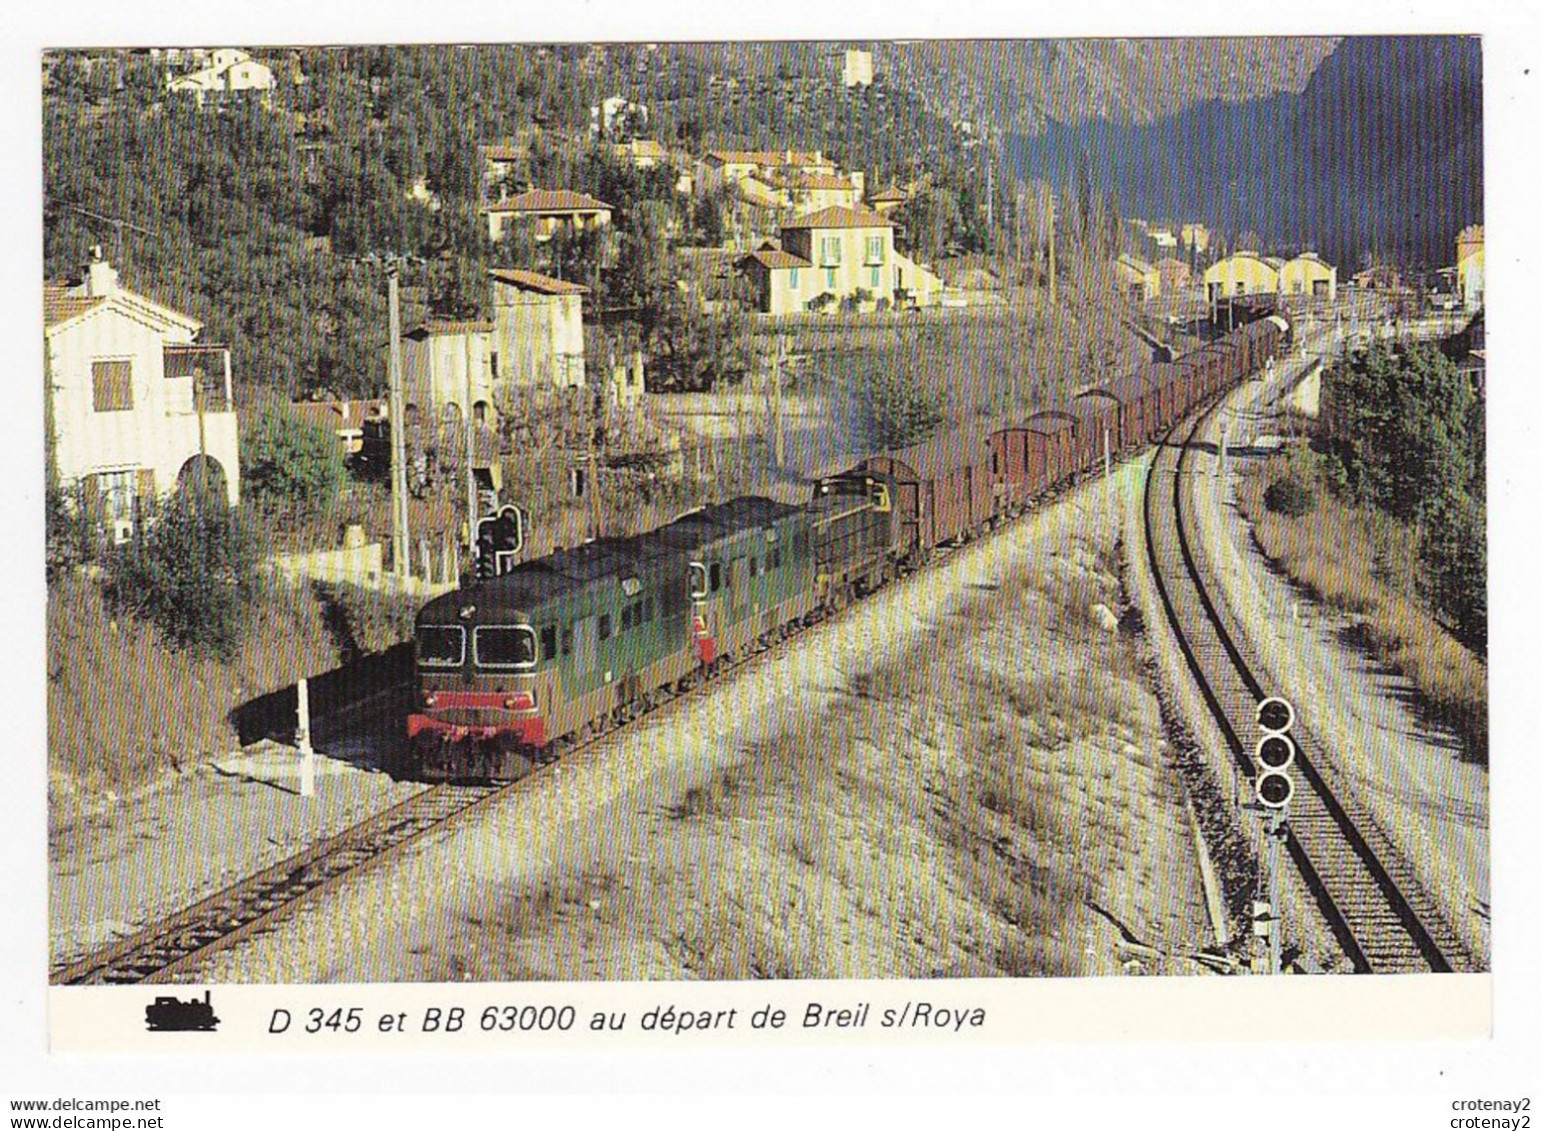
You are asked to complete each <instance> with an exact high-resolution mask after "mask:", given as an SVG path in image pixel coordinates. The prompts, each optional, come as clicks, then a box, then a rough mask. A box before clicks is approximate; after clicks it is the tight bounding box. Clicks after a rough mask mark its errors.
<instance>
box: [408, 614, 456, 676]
mask: <svg viewBox="0 0 1541 1131" xmlns="http://www.w3.org/2000/svg"><path fill="white" fill-rule="evenodd" d="M417 662H418V663H420V664H422V665H423V666H424V667H425V668H458V667H459V666H460V665H461V664H463V663H465V662H466V630H465V629H463V628H461V627H460V626H459V625H458V624H425V625H420V626H419V627H418V630H417Z"/></svg>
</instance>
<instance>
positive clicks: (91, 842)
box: [48, 741, 422, 964]
mask: <svg viewBox="0 0 1541 1131" xmlns="http://www.w3.org/2000/svg"><path fill="white" fill-rule="evenodd" d="M373 753H374V751H373V750H372V749H371V748H370V746H369V745H368V744H367V742H364V741H356V742H354V743H353V744H352V745H351V746H344V745H343V744H338V745H337V746H336V747H334V748H333V749H332V756H325V755H323V756H320V757H318V766H317V778H316V782H317V785H316V795H315V796H314V797H311V798H308V799H307V798H303V797H300V796H299V778H298V773H297V760H296V756H295V753H294V751H293V750H292V749H287V748H284V747H280V746H277V745H276V744H272V743H263V744H259V745H257V746H254V747H251V748H249V749H247V750H245V751H242V752H240V753H238V754H234V755H232V756H231V757H229V758H226V759H224V760H223V761H222V762H220V763H218V764H216V765H206V766H200V767H199V768H198V769H196V770H194V771H192V772H190V773H187V774H183V775H181V776H179V777H177V778H175V779H173V780H171V781H169V782H167V783H166V784H164V785H162V786H161V787H160V788H157V789H155V790H153V791H149V792H146V793H144V794H141V795H139V796H136V797H133V798H130V799H129V800H127V801H125V802H123V803H122V804H120V805H117V806H115V807H113V808H112V809H109V810H106V811H103V812H100V813H97V814H94V815H92V816H89V817H84V818H81V819H80V820H78V821H75V822H74V823H72V824H70V825H68V826H67V827H65V828H62V829H59V830H56V831H55V832H54V833H53V834H52V835H51V836H50V837H49V846H48V872H49V876H48V890H49V900H48V920H49V944H50V950H51V954H52V961H53V962H54V963H55V964H58V963H61V962H65V961H69V960H71V959H74V958H77V957H79V956H80V955H81V954H83V953H85V952H86V951H88V950H91V949H93V948H95V947H98V946H101V945H104V944H106V943H109V942H111V941H112V940H113V939H115V938H120V937H122V936H124V935H127V934H130V933H132V932H133V931H134V930H135V929H137V928H139V927H142V926H143V925H144V924H145V923H147V922H150V921H152V920H154V919H156V918H159V917H161V916H164V915H167V914H170V913H171V912H173V911H176V910H179V909H180V908H183V907H186V906H188V905H189V904H192V903H195V902H197V901H198V900H200V899H203V898H205V897H207V896H209V895H212V894H213V893H214V892H216V891H218V890H220V889H221V888H223V887H226V886H228V885H229V884H231V883H233V882H234V881H236V880H238V879H241V878H242V877H244V876H248V875H251V874H252V873H253V872H255V871H257V870H259V869H260V868H263V867H266V866H267V865H269V864H273V863H276V862H278V861H279V860H281V859H283V858H284V857H285V856H289V855H292V854H294V853H295V852H299V851H301V850H302V849H304V848H306V847H308V846H309V845H311V844H313V843H314V842H315V841H317V840H319V839H321V838H323V837H326V836H329V835H332V834H334V833H337V832H340V831H342V830H343V829H345V828H347V827H348V826H349V825H352V824H354V823H356V822H357V821H360V820H362V819H363V818H365V817H367V816H369V815H370V814H371V813H375V812H378V811H379V810H381V809H384V808H386V807H388V806H390V805H393V804H395V803H396V802H398V801H402V800H405V799H406V798H407V797H409V796H411V795H412V794H414V793H416V792H418V791H419V790H420V789H421V788H422V787H421V786H418V785H413V784H411V783H403V782H395V781H392V780H391V779H390V778H389V777H387V776H386V775H385V774H382V773H378V772H374V771H373V770H371V769H370V768H369V766H370V761H371V757H372V755H373Z"/></svg>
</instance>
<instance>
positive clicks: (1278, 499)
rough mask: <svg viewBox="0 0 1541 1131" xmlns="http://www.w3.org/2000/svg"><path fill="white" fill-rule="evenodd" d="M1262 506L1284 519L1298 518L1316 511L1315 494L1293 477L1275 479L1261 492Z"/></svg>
mask: <svg viewBox="0 0 1541 1131" xmlns="http://www.w3.org/2000/svg"><path fill="white" fill-rule="evenodd" d="M1263 505H1264V506H1265V507H1267V508H1268V509H1269V510H1271V511H1273V512H1274V513H1275V514H1282V515H1284V516H1285V517H1286V518H1299V517H1300V516H1301V515H1306V514H1310V513H1311V512H1312V511H1313V510H1315V509H1316V492H1314V491H1312V490H1311V488H1309V487H1307V486H1306V485H1305V484H1304V483H1302V482H1301V481H1300V480H1299V479H1296V478H1295V477H1294V476H1293V475H1286V476H1284V477H1283V478H1281V479H1275V480H1274V481H1273V482H1272V483H1270V484H1269V485H1268V489H1267V490H1266V491H1264V492H1263Z"/></svg>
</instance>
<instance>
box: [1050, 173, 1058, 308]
mask: <svg viewBox="0 0 1541 1131" xmlns="http://www.w3.org/2000/svg"><path fill="white" fill-rule="evenodd" d="M1058 270H1059V267H1058V265H1057V264H1056V263H1055V261H1054V186H1053V185H1050V186H1049V305H1050V306H1053V305H1054V303H1055V301H1056V298H1055V296H1056V292H1057V285H1056V283H1055V278H1054V276H1055V272H1057V271H1058Z"/></svg>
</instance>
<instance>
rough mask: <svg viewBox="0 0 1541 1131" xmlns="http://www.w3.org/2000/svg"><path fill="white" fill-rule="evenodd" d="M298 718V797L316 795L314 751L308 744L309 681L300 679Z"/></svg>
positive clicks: (296, 733) (296, 732) (296, 729)
mask: <svg viewBox="0 0 1541 1131" xmlns="http://www.w3.org/2000/svg"><path fill="white" fill-rule="evenodd" d="M297 691H298V696H297V698H298V699H299V706H298V710H297V714H298V716H299V719H298V726H297V727H296V728H295V738H296V739H297V741H298V742H299V746H300V796H301V797H314V796H315V795H316V751H315V748H314V747H312V746H311V744H310V681H309V680H308V679H302V680H300V682H299V685H298V688H297Z"/></svg>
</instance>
